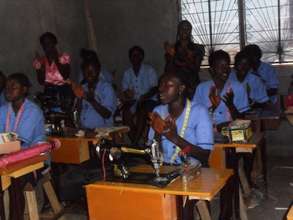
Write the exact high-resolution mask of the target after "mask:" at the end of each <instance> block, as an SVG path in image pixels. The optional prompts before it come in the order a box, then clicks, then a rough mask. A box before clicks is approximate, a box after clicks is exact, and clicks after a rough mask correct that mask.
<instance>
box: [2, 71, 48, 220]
mask: <svg viewBox="0 0 293 220" xmlns="http://www.w3.org/2000/svg"><path fill="white" fill-rule="evenodd" d="M30 86H31V84H30V81H29V79H28V78H27V76H26V75H24V74H23V73H14V74H11V75H10V76H9V77H8V79H7V84H6V89H5V96H6V99H7V101H8V103H7V104H6V105H4V106H2V107H0V133H3V132H15V133H17V135H18V138H19V139H20V141H21V148H28V147H30V146H32V145H34V144H36V143H38V142H41V141H44V140H45V138H46V137H45V126H44V117H43V113H42V111H41V110H40V109H39V107H38V106H37V105H36V104H34V103H33V102H31V101H30V100H29V99H27V96H28V92H29V88H30ZM28 182H32V183H33V182H34V178H33V176H32V175H31V174H28V175H25V176H22V177H20V178H16V179H14V178H12V183H11V186H10V188H9V196H10V212H9V215H10V216H9V219H10V220H21V219H23V217H24V206H25V198H24V194H23V190H24V187H25V185H26V184H27V183H28Z"/></svg>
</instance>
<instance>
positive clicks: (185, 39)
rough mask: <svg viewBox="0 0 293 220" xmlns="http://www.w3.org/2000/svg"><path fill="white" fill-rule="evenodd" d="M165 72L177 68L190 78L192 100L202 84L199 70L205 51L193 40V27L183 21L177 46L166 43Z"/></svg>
mask: <svg viewBox="0 0 293 220" xmlns="http://www.w3.org/2000/svg"><path fill="white" fill-rule="evenodd" d="M165 50H166V54H165V58H166V67H165V71H168V69H172V68H174V67H176V68H177V69H180V70H181V72H182V74H185V75H186V76H187V77H188V87H187V95H188V96H189V98H192V96H193V94H194V91H195V89H196V86H197V85H198V84H199V83H200V79H199V75H198V74H199V70H200V65H201V62H202V60H203V57H204V54H205V49H204V46H203V45H201V44H196V43H194V42H193V40H192V25H191V24H190V22H189V21H187V20H183V21H181V22H180V23H179V24H178V28H177V36H176V43H175V46H172V45H170V44H169V43H168V42H166V43H165Z"/></svg>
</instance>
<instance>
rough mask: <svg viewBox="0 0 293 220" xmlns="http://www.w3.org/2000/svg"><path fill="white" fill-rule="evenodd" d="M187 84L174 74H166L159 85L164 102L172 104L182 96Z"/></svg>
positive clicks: (161, 98)
mask: <svg viewBox="0 0 293 220" xmlns="http://www.w3.org/2000/svg"><path fill="white" fill-rule="evenodd" d="M184 89H185V86H184V85H182V83H181V82H180V81H179V80H178V79H177V78H176V77H174V76H171V75H166V76H164V77H163V78H162V79H161V81H160V85H159V95H160V100H161V102H162V104H170V103H172V102H174V101H176V100H178V98H179V97H180V96H181V94H182V93H183V92H184Z"/></svg>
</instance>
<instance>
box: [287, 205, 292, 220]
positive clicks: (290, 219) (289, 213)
mask: <svg viewBox="0 0 293 220" xmlns="http://www.w3.org/2000/svg"><path fill="white" fill-rule="evenodd" d="M287 220H293V206H291V207H290V209H289V212H288V214H287Z"/></svg>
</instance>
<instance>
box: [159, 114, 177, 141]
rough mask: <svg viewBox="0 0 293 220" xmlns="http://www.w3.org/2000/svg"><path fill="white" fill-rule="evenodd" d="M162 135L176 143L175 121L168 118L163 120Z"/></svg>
mask: <svg viewBox="0 0 293 220" xmlns="http://www.w3.org/2000/svg"><path fill="white" fill-rule="evenodd" d="M162 134H163V135H164V136H165V137H166V138H167V139H169V140H170V141H172V142H176V141H175V140H176V139H177V137H178V133H177V125H176V119H174V118H172V117H170V116H169V117H167V118H166V119H165V128H164V130H163V132H162Z"/></svg>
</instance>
